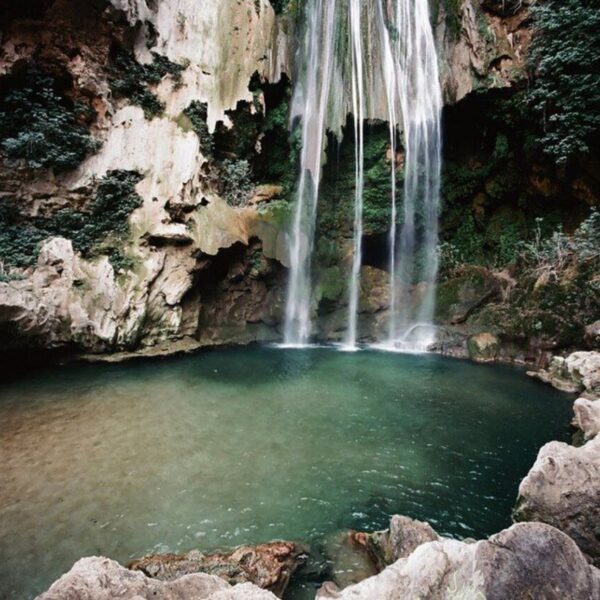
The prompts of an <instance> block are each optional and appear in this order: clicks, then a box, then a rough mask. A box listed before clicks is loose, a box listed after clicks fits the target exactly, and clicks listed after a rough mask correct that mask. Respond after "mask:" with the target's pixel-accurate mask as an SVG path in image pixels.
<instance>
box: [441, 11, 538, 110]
mask: <svg viewBox="0 0 600 600" xmlns="http://www.w3.org/2000/svg"><path fill="white" fill-rule="evenodd" d="M531 4H532V2H531V0H523V1H519V2H477V1H476V0H457V1H456V2H436V3H433V6H434V7H436V6H437V7H438V8H437V10H434V18H436V20H437V26H436V28H435V31H436V38H437V44H438V48H439V55H440V57H441V75H442V89H443V92H444V100H445V101H446V102H447V103H455V102H458V101H459V100H461V99H462V98H464V97H465V96H467V95H468V94H469V93H470V92H472V91H475V90H478V89H489V88H509V87H511V86H513V85H514V84H515V83H517V82H519V81H521V80H523V78H524V76H525V73H526V58H527V52H528V48H529V44H530V42H531V36H532V31H531V26H530V21H529V6H530V5H531ZM499 5H503V6H505V7H506V10H498V6H499ZM435 13H437V15H436V14H435Z"/></svg>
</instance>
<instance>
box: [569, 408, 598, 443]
mask: <svg viewBox="0 0 600 600" xmlns="http://www.w3.org/2000/svg"><path fill="white" fill-rule="evenodd" d="M573 410H574V411H575V419H574V423H575V425H576V427H578V428H579V429H580V430H581V431H582V432H583V438H584V440H591V439H592V438H593V437H595V436H596V435H598V433H600V401H598V400H595V401H593V400H588V399H587V398H578V399H577V400H575V404H574V405H573Z"/></svg>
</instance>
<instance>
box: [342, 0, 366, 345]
mask: <svg viewBox="0 0 600 600" xmlns="http://www.w3.org/2000/svg"><path fill="white" fill-rule="evenodd" d="M360 4H361V3H360V0H350V38H351V40H352V114H353V115H354V151H355V155H354V161H355V186H354V187H355V193H354V248H353V254H352V277H351V279H350V298H349V302H348V330H347V332H346V338H345V340H344V346H345V347H346V349H348V350H354V349H355V348H356V324H357V319H358V300H359V290H360V267H361V264H362V236H363V191H364V162H365V161H364V158H365V157H364V154H365V130H364V120H365V98H364V96H365V85H364V77H363V59H364V56H363V50H362V26H361V7H360Z"/></svg>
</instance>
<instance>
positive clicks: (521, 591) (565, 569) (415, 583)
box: [317, 523, 600, 600]
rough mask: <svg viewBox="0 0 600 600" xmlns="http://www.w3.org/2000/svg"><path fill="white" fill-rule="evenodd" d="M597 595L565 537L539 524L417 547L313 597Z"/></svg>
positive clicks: (591, 572)
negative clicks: (358, 578) (350, 582)
mask: <svg viewBox="0 0 600 600" xmlns="http://www.w3.org/2000/svg"><path fill="white" fill-rule="evenodd" d="M599 594H600V571H599V570H598V569H596V568H595V567H593V566H591V565H590V564H588V562H587V561H586V559H585V557H584V556H583V554H582V553H581V551H580V550H579V549H578V548H577V546H576V544H575V543H574V542H573V541H572V540H571V539H570V538H569V537H568V536H566V535H565V534H564V533H562V532H560V531H558V530H557V529H555V528H553V527H550V526H548V525H545V524H542V523H520V524H517V525H513V526H512V527H511V528H510V529H506V530H505V531H502V532H501V533H498V534H496V535H493V536H492V537H490V538H489V539H488V540H482V541H479V542H473V543H466V542H459V541H457V540H450V539H441V540H439V541H431V542H427V543H424V544H421V545H419V546H418V547H417V548H416V550H414V551H413V552H412V553H411V554H410V555H409V556H408V557H406V558H401V559H400V560H398V561H396V562H395V563H394V564H392V565H391V566H389V567H387V568H386V569H385V570H383V571H382V572H381V573H380V574H379V575H376V576H374V577H371V578H369V579H366V580H365V581H362V582H361V583H358V584H356V585H352V586H349V587H347V588H345V589H344V590H339V589H338V588H337V587H336V586H335V585H333V584H326V585H325V586H323V588H322V589H321V590H320V591H319V593H318V594H317V598H319V600H333V599H342V600H347V599H356V600H363V599H364V600H374V599H381V598H390V599H394V600H414V599H415V598H427V599H428V600H445V599H447V598H469V599H473V600H475V599H483V598H485V599H486V600H507V599H508V598H510V599H511V600H530V599H531V598H545V599H546V600H564V599H565V598H570V599H571V600H591V599H592V598H596V597H598V595H599Z"/></svg>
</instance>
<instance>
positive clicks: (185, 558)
mask: <svg viewBox="0 0 600 600" xmlns="http://www.w3.org/2000/svg"><path fill="white" fill-rule="evenodd" d="M305 558H306V555H305V553H304V551H303V549H302V548H301V547H300V546H299V545H297V544H294V543H292V542H271V543H269V544H259V545H258V546H240V547H239V548H236V549H235V550H233V551H232V552H228V553H222V552H216V553H212V554H203V553H202V552H200V551H199V550H192V551H191V552H188V553H187V554H150V555H148V556H144V557H143V558H140V559H137V560H134V561H133V562H132V563H131V564H130V565H129V568H130V569H132V570H133V571H141V572H143V573H144V574H145V575H147V576H148V577H152V578H155V579H160V580H162V581H176V580H178V579H180V578H181V577H183V576H185V575H190V574H192V573H206V574H210V575H216V576H218V577H220V578H222V579H224V580H225V581H227V582H228V583H230V584H231V585H236V584H239V583H247V582H250V583H253V584H255V585H257V586H258V587H260V588H262V589H266V590H269V591H271V592H273V593H274V594H276V595H277V596H280V597H281V596H282V595H283V593H284V591H285V589H286V587H287V585H288V583H289V581H290V578H291V576H292V575H293V573H294V571H296V569H297V568H298V567H299V566H300V565H301V564H302V563H303V562H304V559H305Z"/></svg>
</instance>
